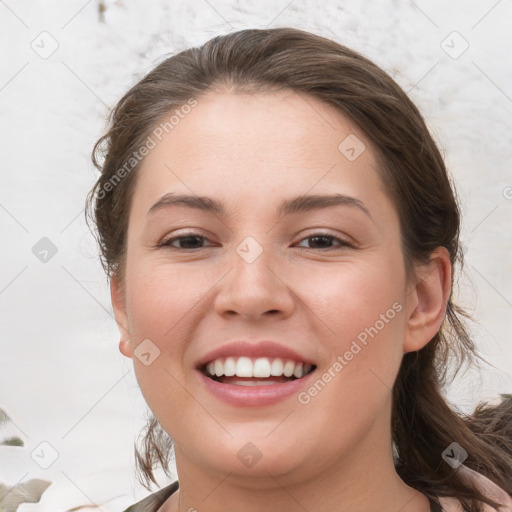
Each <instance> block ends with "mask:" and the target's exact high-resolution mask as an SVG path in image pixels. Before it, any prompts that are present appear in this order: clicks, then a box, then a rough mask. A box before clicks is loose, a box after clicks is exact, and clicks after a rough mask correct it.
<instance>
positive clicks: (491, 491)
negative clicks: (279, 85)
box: [439, 465, 512, 512]
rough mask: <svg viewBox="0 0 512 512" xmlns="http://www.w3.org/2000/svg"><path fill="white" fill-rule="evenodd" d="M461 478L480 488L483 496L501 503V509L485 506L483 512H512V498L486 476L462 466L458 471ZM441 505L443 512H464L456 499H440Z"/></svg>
mask: <svg viewBox="0 0 512 512" xmlns="http://www.w3.org/2000/svg"><path fill="white" fill-rule="evenodd" d="M458 471H459V472H460V473H461V477H462V478H463V479H464V480H466V481H467V482H469V483H471V484H473V485H474V486H475V487H476V488H478V489H479V490H480V491H481V492H482V494H485V495H486V496H488V497H489V498H490V499H492V500H494V501H496V502H497V503H500V507H499V508H497V509H496V508H493V507H491V506H489V505H484V507H483V509H482V510H483V512H512V497H511V496H510V495H509V494H507V493H506V492H505V491H504V490H503V489H502V488H501V487H499V486H498V485H496V484H495V483H494V482H493V481H491V480H490V479H489V478H487V477H486V476H484V475H482V474H481V473H477V472H476V471H474V470H472V469H470V468H468V467H467V466H464V465H461V466H460V467H459V469H458ZM439 503H440V504H441V506H442V508H443V512H463V509H462V506H461V504H460V502H459V500H457V499H455V498H439Z"/></svg>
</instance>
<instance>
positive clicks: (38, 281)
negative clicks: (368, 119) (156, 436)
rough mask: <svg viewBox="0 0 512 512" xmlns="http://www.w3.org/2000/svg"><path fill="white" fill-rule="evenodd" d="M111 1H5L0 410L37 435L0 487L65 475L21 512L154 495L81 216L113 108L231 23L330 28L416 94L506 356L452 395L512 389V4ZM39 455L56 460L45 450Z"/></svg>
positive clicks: (16, 431) (1, 469)
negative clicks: (138, 469) (141, 464)
mask: <svg viewBox="0 0 512 512" xmlns="http://www.w3.org/2000/svg"><path fill="white" fill-rule="evenodd" d="M106 5H107V10H106V12H105V21H104V22H100V21H99V14H98V0H89V1H86V0H69V1H67V2H58V1H56V0H47V1H42V0H38V1H34V0H32V1H29V0H2V1H0V44H1V47H2V59H1V61H0V116H1V117H0V120H1V121H0V141H1V144H0V161H1V167H0V172H1V187H0V222H1V224H0V225H1V229H2V231H1V232H2V238H1V265H0V308H1V309H0V315H1V316H0V318H1V321H2V324H1V325H2V327H1V331H0V333H1V336H0V344H1V345H0V350H1V352H0V354H1V355H0V358H1V359H0V406H2V407H5V409H6V410H7V412H8V413H9V415H10V416H11V418H12V419H13V421H14V424H11V425H10V426H9V428H8V429H4V430H2V432H0V434H2V435H7V434H12V435H18V436H20V437H21V438H22V439H23V440H24V442H25V447H24V448H15V447H12V448H11V447H0V480H1V481H3V482H5V483H8V484H11V485H13V484H15V483H17V482H20V481H26V480H29V479H31V478H43V479H46V480H50V481H52V482H53V484H52V486H51V487H50V488H49V489H48V490H47V491H46V493H45V494H44V495H43V498H42V500H41V502H40V503H39V504H30V505H29V504H27V505H22V506H21V507H20V508H19V510H20V511H22V512H29V511H46V510H52V511H53V512H56V511H64V510H67V509H68V508H71V507H73V506H77V505H86V504H91V503H96V504H100V505H101V510H103V511H104V512H107V511H110V510H111V511H119V510H123V509H124V507H126V506H128V505H129V504H131V503H133V502H134V501H136V499H140V498H142V497H143V496H144V495H146V494H147V491H146V490H144V488H142V487H141V486H140V485H138V484H137V482H136V480H135V476H134V462H133V453H132V452H133V448H132V447H133V441H134V439H135V437H136V435H137V433H138V432H139V429H140V428H141V427H142V426H143V423H144V420H143V415H144V413H145V411H146V408H145V403H144V401H143V399H142V396H141V394H140V392H139V391H138V387H137V383H136V380H135V377H134V373H133V371H132V368H131V362H130V361H128V360H126V359H125V358H124V357H123V356H121V354H120V353H119V352H118V331H117V327H116V324H115V322H114V319H113V314H112V309H111V306H110V298H109V294H108V286H107V282H106V279H105V276H104V275H103V273H102V269H101V267H100V264H99V260H98V257H97V248H96V246H95V244H94V240H93V238H92V235H91V234H90V233H89V232H88V229H87V226H86V224H85V222H84V219H83V207H84V201H85V196H86V194H87V192H88V190H89V189H90V187H91V186H92V184H93V182H94V180H95V177H96V173H95V171H94V169H93V167H92V164H91V163H90V158H89V155H90V151H91V149H92V145H93V143H94V142H95V140H96V139H97V138H98V137H99V136H100V135H101V134H102V133H103V130H104V127H105V117H106V115H107V113H108V109H109V108H110V107H112V106H113V105H114V104H115V102H116V101H117V100H118V99H119V98H120V97H121V95H122V94H123V93H124V92H125V91H126V90H127V89H128V88H129V87H130V86H131V85H132V84H134V83H135V81H136V80H137V79H138V78H140V77H141V76H142V75H143V74H145V73H146V72H148V71H149V70H150V69H151V68H153V67H154V66H155V65H156V64H157V63H158V62H159V61H160V60H161V59H162V56H163V55H164V54H166V53H176V52H178V51H180V50H182V49H184V48H186V47H189V46H192V45H198V44H201V43H203V42H205V41H206V40H207V39H209V38H210V37H213V36H214V35H217V34H220V33H227V32H231V31H234V30H236V29H241V28H249V27H251V28H263V27H277V26H293V27H297V28H302V29H306V30H310V31H313V32H315V33H318V34H321V35H325V36H327V37H331V38H334V39H336V40H338V41H339V42H341V43H344V44H347V45H349V46H351V47H353V48H354V49H356V50H359V51H361V52H363V53H364V54H365V55H367V56H368V57H370V58H371V59H373V60H374V61H375V62H376V63H377V64H379V65H381V66H382V67H383V68H384V69H385V70H387V71H388V72H389V73H390V74H391V75H392V76H393V77H394V78H395V79H396V80H397V81H398V83H399V84H400V85H401V86H402V87H403V88H404V89H405V90H406V91H408V92H409V94H410V96H411V97H412V99H413V100H414V101H415V102H416V103H417V105H418V106H419V107H420V109H421V110H422V112H423V113H424V115H425V117H426V119H427V121H428V124H429V126H430V127H431V129H432V131H433V133H434V134H435V137H436V139H437V140H438V141H439V143H440V144H441V146H442V148H443V151H444V153H445V155H446V159H447V162H448V164H449V168H450V169H451V172H452V174H453V176H454V179H455V181H456V184H457V187H458V192H459V195H460V198H461V202H462V205H463V214H464V219H463V232H462V239H463V242H464V246H465V250H466V259H467V268H466V272H465V274H464V275H463V278H462V281H461V301H462V302H463V303H464V304H466V305H467V306H468V307H469V309H470V310H471V311H472V312H473V313H474V315H475V317H476V319H477V320H478V324H475V325H474V327H473V329H474V333H475V335H476V338H477V342H478V346H479V348H480V351H481V353H482V354H483V355H484V356H485V357H486V358H487V360H488V361H489V362H490V363H492V364H493V365H494V367H486V368H484V371H483V372H482V373H481V374H477V373H476V372H470V373H468V374H467V375H466V377H465V378H464V379H462V380H459V381H457V382H456V384H454V385H453V386H452V387H451V388H450V389H449V390H448V391H449V396H450V397H451V399H452V400H453V401H454V402H455V403H456V405H457V406H458V407H460V408H461V409H462V410H463V411H467V412H468V411H470V410H472V408H473V407H474V405H476V403H477V402H478V401H479V400H483V399H486V400H495V399H496V397H497V396H498V393H505V392H511V391H512V349H511V339H510V332H511V318H512V286H511V284H512V267H511V265H510V260H509V258H510V253H511V246H512V239H511V231H510V227H511V218H512V176H511V174H510V164H511V162H512V151H511V144H510V142H511V141H510V135H511V125H512V61H511V60H510V53H511V42H512V30H511V29H510V20H511V19H512V2H510V1H509V0H500V1H497V0H479V1H474V0H473V1H468V0H453V1H451V2H445V1H442V0H436V1H432V0H431V1H423V0H416V1H415V2H413V1H408V0H372V1H369V0H366V1H364V2H360V1H355V0H354V1H353V0H339V1H334V0H329V1H324V2H315V1H313V0H294V1H293V0H292V1H291V2H290V1H289V0H274V1H270V0H265V1H263V0H260V1H248V0H241V1H225V0H208V1H206V0H192V1H185V0H152V1H147V2H143V1H139V2H136V1H135V0H118V1H117V2H114V1H107V2H106ZM454 31H456V32H457V34H453V32H454ZM42 32H46V34H45V33H43V34H42V35H41V33H42ZM443 41H444V42H443ZM57 45H58V47H57ZM466 45H468V48H467V49H466V50H465V51H464V52H463V53H462V54H460V53H461V52H462V50H464V48H465V47H466ZM54 47H56V49H55V51H54V53H53V54H51V55H49V56H48V53H49V52H50V51H52V50H53V49H54ZM459 54H460V55H459ZM43 57H45V58H43ZM43 237H47V238H48V239H50V240H51V242H52V244H54V245H55V247H56V248H57V253H56V254H55V255H54V256H53V257H50V256H51V253H50V254H49V256H48V261H47V262H46V263H44V262H42V261H40V260H39V259H38V258H36V256H35V255H34V253H33V252H32V249H33V247H34V245H35V244H37V243H38V241H39V240H40V239H41V238H43ZM507 261H509V263H508V264H507V263H506V262H507ZM43 441H45V442H47V443H49V444H50V445H51V446H52V447H53V448H54V449H55V450H56V451H57V452H58V458H57V460H56V461H55V462H54V463H53V464H52V465H51V466H50V467H49V468H48V469H43V468H42V467H40V465H38V464H37V463H36V462H35V461H34V460H33V459H32V458H31V456H30V454H31V452H32V451H33V450H34V449H36V448H37V447H38V446H39V444H40V443H41V442H43ZM37 449H38V451H36V453H39V454H41V453H43V454H44V457H43V456H41V461H43V462H44V461H46V462H50V461H51V455H52V452H51V449H50V448H49V447H48V446H47V445H44V446H43V451H41V448H37ZM165 483H166V481H165V480H162V484H165ZM107 502H108V503H107Z"/></svg>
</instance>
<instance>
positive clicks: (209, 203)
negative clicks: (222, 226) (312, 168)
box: [148, 192, 373, 220]
mask: <svg viewBox="0 0 512 512" xmlns="http://www.w3.org/2000/svg"><path fill="white" fill-rule="evenodd" d="M176 205H180V206H186V207H188V208H195V209H197V210H202V211H205V212H210V213H214V214H217V215H220V216H225V215H226V208H225V207H224V204H223V203H222V202H220V201H218V200H216V199H213V198H211V197H207V196H195V195H186V194H174V193H172V192H170V193H168V194H165V195H164V196H162V197H161V198H160V199H159V200H158V201H157V202H156V203H155V204H154V205H153V206H152V207H151V208H150V209H149V211H148V215H150V214H153V213H155V212H156V211H158V210H161V209H163V208H168V207H171V206H176ZM339 205H342V206H352V207H355V208H357V209H359V210H361V211H362V212H364V213H365V214H366V215H367V216H368V217H370V219H372V220H373V218H372V216H371V214H370V211H369V210H368V208H367V207H366V206H365V205H364V203H363V202H362V201H360V200H359V199H356V198H355V197H350V196H346V195H343V194H329V195H300V196H295V197H291V198H289V199H285V200H284V201H283V202H282V203H281V205H280V207H279V210H278V213H279V216H280V217H281V216H283V215H289V214H293V213H301V212H307V211H311V210H319V209H321V208H328V207H330V206H339Z"/></svg>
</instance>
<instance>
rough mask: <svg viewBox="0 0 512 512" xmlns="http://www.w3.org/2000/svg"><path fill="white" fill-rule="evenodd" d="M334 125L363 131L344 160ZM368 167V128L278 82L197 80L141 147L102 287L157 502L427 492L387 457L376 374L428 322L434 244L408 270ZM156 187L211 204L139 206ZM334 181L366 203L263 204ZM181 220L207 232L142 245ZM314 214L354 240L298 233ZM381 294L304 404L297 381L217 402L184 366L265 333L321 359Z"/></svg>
mask: <svg viewBox="0 0 512 512" xmlns="http://www.w3.org/2000/svg"><path fill="white" fill-rule="evenodd" d="M350 134H355V135H356V136H357V137H358V138H359V139H360V140H361V141H363V143H364V144H365V147H366V149H365V151H364V152H363V153H362V154H361V155H360V156H359V157H358V158H357V159H356V160H354V161H349V160H348V159H347V158H346V157H345V156H344V155H343V154H342V153H341V152H340V151H339V150H338V146H339V144H340V142H342V141H343V140H344V139H345V138H346V137H347V136H348V135H350ZM376 168H377V162H376V156H375V151H374V149H373V148H372V144H371V142H370V141H369V140H368V139H367V138H366V136H365V135H364V133H362V132H361V130H359V129H358V127H357V126H356V125H355V124H354V123H353V122H352V121H351V120H350V119H348V118H347V117H345V116H343V115H342V114H341V113H339V112H338V111H337V110H335V109H334V108H333V107H331V106H329V105H326V104H324V103H322V102H320V101H318V100H317V99H315V98H313V97H309V96H304V95H298V94H297V93H294V92H292V91H279V92H273V93H264V94H263V93H258V94H255V95H249V94H234V93H232V92H229V91H216V92H209V93H207V94H206V95H203V96H201V97H200V98H198V105H197V106H196V107H195V108H194V109H193V110H192V111H191V113H190V114H188V115H187V116H186V117H185V118H184V119H183V120H181V121H180V123H179V125H177V126H176V127H175V128H174V129H173V130H172V131H171V132H170V133H169V134H168V135H166V136H165V137H164V138H163V140H162V141H161V142H160V143H159V144H158V145H157V147H156V148H154V149H153V150H152V151H151V152H150V153H149V155H148V156H147V157H146V158H145V160H144V162H143V164H142V167H141V169H140V170H139V172H140V175H139V176H138V181H137V185H136V189H135V192H134V196H133V202H132V206H131V211H130V219H129V227H128V242H127V258H126V269H125V270H126V281H125V283H124V284H125V293H123V291H122V287H121V284H122V283H120V282H119V281H118V279H117V278H116V277H115V276H114V278H113V279H112V281H111V297H112V304H113V308H114V312H115V315H116V320H117V322H118V325H119V328H120V333H121V341H120V344H119V348H120V351H121V352H122V354H124V355H125V356H127V357H131V358H132V359H133V364H134V369H135V373H136V376H137V380H138V383H139V385H140V388H141V391H142V393H143V395H144V397H145V399H146V401H147V403H148V405H149V406H150V408H151V409H152V411H153V413H154V414H155V416H156V418H157V419H158V421H159V422H160V424H161V425H162V427H163V428H164V429H165V430H166V432H168V433H169V435H170V436H171V437H172V438H173V440H174V443H175V455H176V465H177V470H178V476H179V480H180V489H179V492H178V493H175V494H174V495H173V496H171V497H170V498H169V499H168V500H167V502H166V503H165V504H164V505H163V506H162V507H161V509H160V510H161V511H165V512H176V511H179V512H182V511H188V510H191V509H195V510H197V511H199V512H203V511H208V512H217V511H219V512H220V511H223V512H226V511H235V510H236V511H240V510H243V511H248V512H255V511H261V510H279V511H283V512H287V511H290V512H291V511H294V512H295V511H297V510H308V511H312V510H314V511H316V512H323V511H325V512H327V511H329V512H332V511H333V510H336V511H339V512H343V511H351V512H354V511H361V512H362V511H365V512H368V511H380V512H382V511H390V512H391V511H393V512H397V511H398V510H400V511H401V512H409V511H411V512H412V511H415V512H418V511H419V512H426V511H428V510H430V508H429V503H428V500H427V498H426V497H425V496H424V495H422V494H421V493H419V492H417V491H415V490H414V489H412V488H410V487H409V486H407V485H406V484H405V483H404V482H403V481H402V480H401V479H400V478H399V477H398V475H397V474H396V472H395V470H394V466H393V460H392V451H391V431H390V422H391V388H392V384H393V382H394V380H395V378H396V375H397V372H398V369H399V366H400V362H401V359H402V357H403V354H404V353H406V352H410V351H415V350H419V349H420V348H422V347H423V346H424V345H426V344H427V343H428V341H429V340H431V339H432V337H433V336H434V335H435V333H436V332H437V331H438V330H439V328H440V326H441V324H442V321H443V318H444V314H445V309H446V302H447V300H448V296H449V292H450V272H451V270H450V262H449V255H448V252H447V251H446V249H444V248H438V249H437V250H436V251H434V253H433V254H432V258H431V261H430V263H429V264H427V265H423V266H421V267H420V266H416V278H415V279H412V280H407V279H406V273H405V264H404V258H403V254H402V251H401V246H400V229H399V219H398V214H397V211H396V208H395V206H394V204H393V202H392V201H391V199H390V198H389V196H388V195H387V194H386V191H385V189H384V186H383V183H382V180H381V178H380V176H379V174H378V172H377V170H376ZM168 192H175V193H184V194H193V195H205V196H209V197H212V198H215V199H217V200H220V201H222V202H224V203H225V205H226V209H227V214H226V216H218V215H215V214H212V213H209V212H204V211H200V210H194V209H191V208H188V207H185V206H173V207H169V208H166V209H161V210H158V211H157V212H156V213H154V214H152V215H149V216H148V215H147V212H148V210H149V209H150V207H151V206H152V205H153V204H154V203H156V201H157V200H158V199H159V198H160V197H161V196H163V195H164V194H166V193H168ZM336 192H337V193H340V194H345V195H347V196H351V197H354V198H357V199H358V200H359V201H361V202H362V203H363V204H364V206H365V207H366V208H367V209H368V211H369V214H370V215H367V214H366V213H364V212H363V211H362V210H361V209H359V208H356V207H354V206H349V205H341V206H331V207H328V208H323V209H320V210H316V211H315V210H313V211H309V212H302V213H296V214H289V215H287V216H284V217H281V218H280V217H279V216H278V213H277V208H278V206H279V204H280V203H281V201H282V200H283V199H286V198H289V197H292V196H296V195H300V194H324V193H326V194H332V193H336ZM187 231H193V232H195V233H198V234H199V235H201V236H203V237H205V239H204V240H202V241H201V240H200V241H199V242H198V241H194V240H192V242H189V243H192V244H193V245H188V246H187V245H183V243H181V244H180V242H179V241H175V242H174V243H173V245H174V247H175V249H174V250H173V249H171V248H169V247H161V248H158V247H155V246H156V244H157V243H158V242H160V241H165V240H167V239H169V238H171V236H178V235H180V236H183V234H185V233H186V232H187ZM318 232H321V233H322V234H325V233H327V234H329V235H332V236H334V237H337V238H339V239H341V240H343V241H346V242H349V243H351V244H352V245H353V246H352V247H349V246H343V245H340V244H339V242H337V241H336V240H329V239H327V240H325V239H322V240H320V241H319V242H318V241H316V245H315V240H314V239H313V240H312V239H311V238H307V237H311V236H312V235H314V234H317V233H318ZM247 236H252V237H253V238H254V239H256V240H257V242H258V243H259V245H260V246H261V248H262V249H263V252H262V253H261V255H260V256H259V257H258V258H257V259H256V260H255V261H254V262H252V263H247V262H246V261H245V260H244V259H243V258H241V257H240V255H239V254H238V253H237V251H236V248H237V246H238V245H239V244H240V243H241V242H242V241H243V240H244V239H245V237H247ZM185 243H186V241H185ZM180 247H197V248H196V249H193V250H189V251H185V250H181V251H180V250H179V248H180ZM194 251H195V252H194ZM394 303H398V304H400V305H401V306H402V309H401V311H400V312H399V313H397V314H396V316H395V317H394V318H393V319H392V320H391V321H389V322H388V323H386V324H385V327H384V328H382V329H381V330H380V331H379V332H378V334H377V335H376V336H375V337H374V338H373V339H370V341H369V342H368V344H367V346H365V347H364V348H363V349H362V350H361V351H360V352H359V353H358V354H357V355H356V356H354V358H353V359H352V360H351V361H349V362H348V364H346V366H344V367H343V370H342V371H340V372H339V373H338V374H336V377H335V378H333V379H332V380H331V382H329V383H328V384H327V385H326V386H325V388H324V389H323V390H322V391H321V392H320V393H318V394H317V395H316V396H315V397H314V398H312V399H311V401H310V402H309V403H308V404H307V405H303V404H301V403H299V401H298V399H297V396H295V395H294V396H292V397H290V398H287V399H285V400H284V401H281V402H279V403H277V404H274V405H271V406H265V407H236V406H233V405H228V404H226V403H223V402H221V401H219V400H218V399H217V398H215V397H213V396H212V395H211V394H210V393H209V392H208V391H207V390H206V389H205V388H204V386H202V385H200V384H201V383H200V382H199V380H198V378H197V376H196V375H195V372H194V371H193V368H194V363H195V362H196V361H197V360H198V358H199V357H201V356H202V355H204V354H205V353H206V352H208V351H210V350H211V349H213V348H217V347H219V346H221V345H223V344H225V343H227V342H230V341H233V340H236V339H247V340H250V341H257V340H260V339H273V340H276V341H277V342H279V343H282V344H284V345H286V346H289V347H292V348H293V349H294V350H296V351H297V352H299V353H300V354H302V355H304V356H306V357H309V358H310V359H312V360H313V361H315V363H316V365H317V373H318V375H319V376H321V375H322V374H323V373H324V372H326V371H328V369H329V368H330V367H332V365H333V363H334V362H335V361H336V359H337V357H338V356H339V355H343V354H344V353H345V352H346V351H347V350H348V349H349V347H350V344H351V343H352V341H353V340H355V339H356V338H357V335H358V334H360V333H361V332H362V331H364V329H365V328H367V327H369V326H374V325H375V323H376V321H377V320H378V319H379V318H380V315H381V314H385V313H386V311H388V310H389V309H390V308H392V305H393V304H394ZM148 338H149V339H150V340H151V342H152V343H154V345H156V346H157V347H158V349H159V350H160V355H159V357H157V358H156V359H155V360H154V361H153V362H152V364H150V365H149V366H146V365H144V364H143V363H142V362H141V361H140V360H139V359H138V358H137V357H134V353H133V351H134V350H135V349H136V347H137V346H138V344H139V343H140V342H141V341H142V340H144V339H148ZM247 442H251V443H253V444H254V445H255V446H256V447H257V449H258V450H259V452H260V453H261V455H262V456H261V459H260V460H259V461H258V462H257V463H256V464H255V465H254V466H252V467H250V468H248V467H246V466H245V465H244V464H242V463H241V461H240V460H239V459H238V457H237V453H238V451H239V450H240V449H241V448H242V447H243V446H244V445H245V444H246V443H247Z"/></svg>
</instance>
